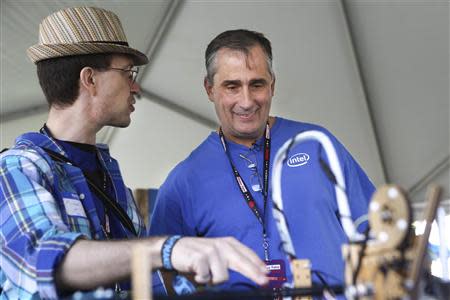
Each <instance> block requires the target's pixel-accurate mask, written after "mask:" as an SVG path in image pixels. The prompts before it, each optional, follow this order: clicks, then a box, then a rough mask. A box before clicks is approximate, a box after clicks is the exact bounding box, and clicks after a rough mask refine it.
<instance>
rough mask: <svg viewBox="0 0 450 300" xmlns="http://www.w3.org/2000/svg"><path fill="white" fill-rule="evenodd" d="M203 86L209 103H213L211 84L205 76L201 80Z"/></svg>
mask: <svg viewBox="0 0 450 300" xmlns="http://www.w3.org/2000/svg"><path fill="white" fill-rule="evenodd" d="M203 86H204V87H205V91H206V94H208V98H209V100H210V101H211V102H214V98H213V95H212V94H213V92H212V88H213V86H212V84H211V83H210V82H209V80H208V78H207V77H206V76H205V78H204V79H203Z"/></svg>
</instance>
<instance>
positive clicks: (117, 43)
mask: <svg viewBox="0 0 450 300" xmlns="http://www.w3.org/2000/svg"><path fill="white" fill-rule="evenodd" d="M82 43H83V44H91V43H92V44H113V45H120V46H127V47H128V43H127V42H120V41H112V42H107V41H88V42H82Z"/></svg>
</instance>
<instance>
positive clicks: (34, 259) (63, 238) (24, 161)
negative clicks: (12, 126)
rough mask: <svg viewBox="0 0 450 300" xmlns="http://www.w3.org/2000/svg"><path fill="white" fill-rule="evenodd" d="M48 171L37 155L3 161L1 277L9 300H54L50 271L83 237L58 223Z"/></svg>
mask: <svg viewBox="0 0 450 300" xmlns="http://www.w3.org/2000/svg"><path fill="white" fill-rule="evenodd" d="M10 151H11V150H10ZM25 152H26V151H25ZM28 154H30V153H28ZM50 171H51V170H50V166H49V165H48V164H47V162H46V161H45V160H44V159H43V158H42V157H41V156H39V155H37V154H32V155H31V154H30V155H28V156H27V155H8V153H6V155H5V154H4V155H3V156H2V157H1V165H0V216H1V217H0V228H1V229H0V230H1V231H0V233H1V234H0V242H1V254H0V273H3V274H1V275H2V276H0V278H2V281H4V282H1V284H2V286H3V293H5V295H8V294H9V295H11V296H12V297H13V298H20V299H27V298H32V297H35V296H37V295H39V296H40V298H47V299H56V298H58V293H57V291H56V287H55V278H54V270H55V268H56V267H57V265H58V263H59V262H60V261H61V259H62V258H63V256H64V255H65V253H66V252H67V251H68V249H69V248H70V247H71V245H72V244H73V243H74V242H75V241H76V240H77V239H78V238H80V237H81V236H82V234H80V233H73V232H70V231H69V229H68V227H67V226H66V225H65V224H64V222H63V220H62V217H61V214H60V210H59V205H58V203H57V201H56V200H55V198H54V197H53V195H52V192H51V189H52V183H51V182H52V176H53V174H52V173H51V172H50ZM60 205H62V204H60Z"/></svg>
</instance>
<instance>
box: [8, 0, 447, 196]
mask: <svg viewBox="0 0 450 300" xmlns="http://www.w3.org/2000/svg"><path fill="white" fill-rule="evenodd" d="M74 5H77V6H79V5H93V6H100V7H103V8H106V9H109V10H112V11H114V12H115V13H116V14H118V15H119V17H120V19H121V20H122V23H123V26H124V28H125V32H126V33H127V36H128V39H129V42H130V44H131V45H132V46H134V47H136V48H137V49H139V50H141V51H143V52H144V53H147V54H148V56H149V57H150V64H149V65H148V66H147V67H145V68H144V69H143V70H142V71H141V75H140V77H139V78H138V80H139V82H140V84H141V86H142V91H143V92H142V95H143V96H142V97H141V99H140V100H139V101H138V103H137V107H136V108H137V109H136V112H134V114H133V115H132V124H131V126H130V127H128V128H126V129H112V128H107V129H105V130H103V131H102V133H101V135H100V138H99V142H107V143H108V144H110V146H111V152H112V154H113V155H114V156H115V157H116V158H117V159H118V160H119V162H120V164H121V167H122V171H123V173H124V174H123V175H124V177H125V181H126V183H127V184H128V185H129V186H130V187H132V188H138V187H141V188H150V187H155V188H157V187H159V185H160V184H161V183H162V182H163V180H164V179H165V177H166V176H167V174H168V172H169V171H170V170H171V168H173V167H174V165H175V164H176V163H177V162H179V161H180V160H182V159H183V158H184V157H185V156H186V155H188V154H189V153H190V151H191V150H192V149H193V148H194V147H195V146H196V145H197V144H198V143H200V142H201V141H202V139H203V138H204V137H206V136H207V134H208V133H209V132H210V131H211V130H214V129H215V126H216V124H217V119H216V116H215V113H214V109H213V105H212V104H211V103H210V102H209V101H208V98H207V97H206V94H205V92H204V91H203V86H202V83H203V77H204V74H205V71H204V59H203V55H204V51H205V48H206V46H207V44H208V43H209V41H210V40H211V39H212V38H213V37H215V36H216V35H217V34H219V33H220V32H222V31H225V30H228V29H236V28H246V29H252V30H256V31H260V32H263V33H264V34H265V35H266V36H267V37H268V38H269V39H270V40H271V42H272V47H273V54H274V68H275V72H276V88H275V96H274V98H273V105H272V114H273V115H276V116H283V117H286V118H291V119H296V120H301V121H305V122H312V123H318V124H321V125H323V126H325V127H326V128H328V129H329V130H330V131H332V132H333V133H334V134H335V135H336V136H337V137H338V138H339V139H340V140H341V141H342V142H343V143H344V144H345V145H346V147H347V148H348V149H349V151H350V152H351V153H352V154H353V155H354V157H355V158H356V159H357V160H358V161H359V162H360V164H361V165H362V167H363V168H364V169H365V170H366V172H367V173H368V174H369V176H370V177H371V178H372V180H373V182H374V183H375V184H376V185H379V184H382V183H384V182H391V183H396V184H399V185H400V186H402V187H403V188H404V189H405V190H406V191H408V193H409V194H410V198H411V201H413V202H417V203H418V202H423V201H424V199H425V190H426V186H427V184H428V183H430V182H436V183H438V184H440V185H442V186H443V187H444V189H445V190H444V198H446V199H448V198H450V193H449V190H450V188H449V187H450V179H449V166H450V158H449V153H450V151H449V148H450V141H449V140H450V133H449V127H450V124H449V3H448V1H445V0H442V1H438V0H436V1H434V0H422V1H419V0H410V1H402V0H398V1H394V0H392V1H375V0H347V1H344V0H342V1H339V0H317V1H312V0H309V1H306V0H304V1H303V0H299V1H275V0H273V1H242V2H238V1H176V0H172V1H163V0H160V1H156V0H152V1H124V0H123V1H100V0H99V1H56V0H53V1H50V0H46V1H22V0H15V1H13V0H2V1H1V21H0V22H1V23H0V26H1V45H0V55H1V68H0V69H1V84H0V100H1V103H0V109H1V115H0V116H1V147H8V146H10V145H11V144H12V142H13V140H14V137H15V136H17V135H19V134H20V133H21V132H24V131H30V130H37V129H39V128H40V126H41V125H42V124H43V123H44V122H45V118H46V110H47V108H46V102H45V98H44V96H43V94H42V92H41V90H40V87H39V84H38V80H37V77H36V74H35V73H36V71H35V66H34V65H33V64H32V63H31V62H30V61H29V60H28V58H27V56H26V53H25V52H26V49H27V48H28V47H29V46H31V45H33V44H35V43H37V32H38V24H39V23H40V21H41V20H42V18H44V17H45V16H47V15H48V14H50V13H51V12H53V11H56V10H58V9H60V8H63V7H67V6H74Z"/></svg>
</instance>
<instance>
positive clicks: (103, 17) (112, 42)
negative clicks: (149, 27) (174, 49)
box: [27, 7, 148, 65]
mask: <svg viewBox="0 0 450 300" xmlns="http://www.w3.org/2000/svg"><path fill="white" fill-rule="evenodd" d="M95 53H121V54H129V55H131V57H133V60H134V63H135V64H136V65H144V64H146V63H148V58H147V56H145V54H143V53H142V52H140V51H138V50H136V49H133V48H130V47H129V46H128V42H127V38H126V36H125V33H124V31H123V28H122V24H121V23H120V20H119V18H118V17H117V15H116V14H114V13H112V12H110V11H107V10H105V9H101V8H97V7H72V8H67V9H63V10H60V11H57V12H55V13H53V14H51V15H49V16H48V17H46V18H44V19H43V20H42V22H41V24H40V25H39V43H38V44H36V45H34V46H31V47H30V48H28V50H27V54H28V57H29V58H30V59H31V60H32V61H33V62H34V63H37V62H39V61H41V60H44V59H49V58H56V57H63V56H73V55H83V54H95Z"/></svg>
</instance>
